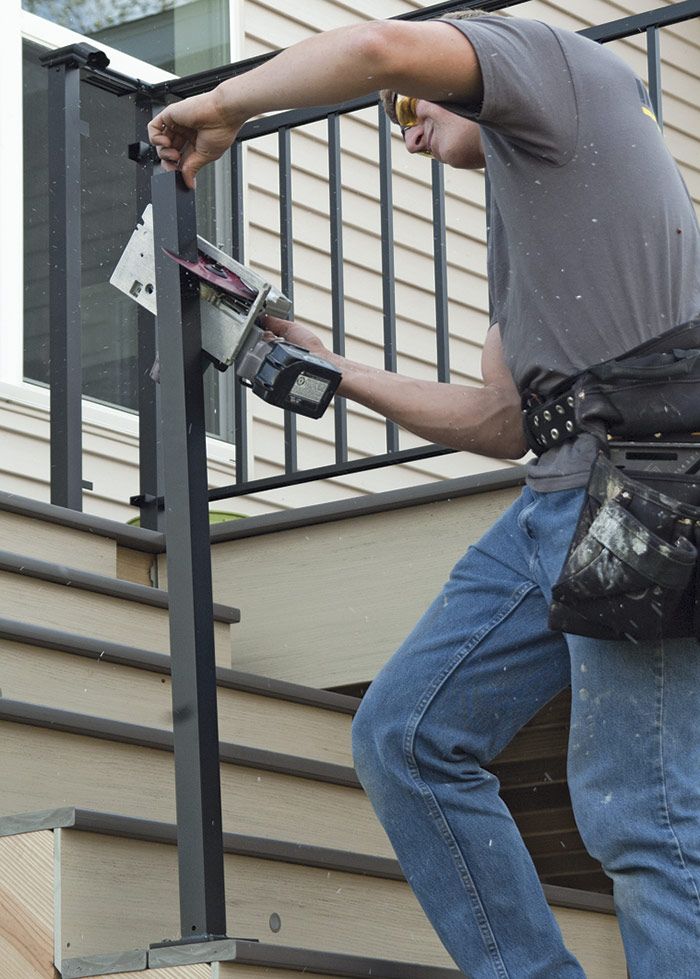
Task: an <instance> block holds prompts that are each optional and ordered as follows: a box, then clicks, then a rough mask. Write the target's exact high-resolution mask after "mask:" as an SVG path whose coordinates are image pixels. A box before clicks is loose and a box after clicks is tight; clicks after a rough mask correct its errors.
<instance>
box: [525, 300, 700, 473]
mask: <svg viewBox="0 0 700 979" xmlns="http://www.w3.org/2000/svg"><path fill="white" fill-rule="evenodd" d="M523 422H524V428H525V436H526V438H527V443H528V446H529V447H530V449H531V450H532V451H533V452H534V453H535V454H536V455H542V453H543V452H546V451H547V450H548V449H551V448H554V447H555V446H557V445H561V443H562V442H565V441H566V440H567V439H572V438H576V436H578V435H581V434H582V433H583V432H589V433H592V434H593V435H596V436H597V437H598V438H600V439H601V441H603V442H604V441H605V438H606V435H613V436H618V437H624V438H627V439H637V438H642V439H643V438H647V439H651V438H654V437H657V436H659V435H670V434H672V433H675V432H694V431H700V316H699V317H696V318H695V319H694V320H691V321H690V322H689V323H685V324H683V325H682V326H679V327H675V328H674V329H672V330H668V331H667V332H666V333H662V334H661V335H660V336H658V337H655V338H654V339H653V340H650V341H647V342H646V343H643V344H641V345H640V346H638V347H635V348H634V350H630V351H629V352H628V353H626V354H623V355H622V356H621V357H616V358H614V359H612V360H606V361H604V362H603V363H602V364H597V365H596V366H594V367H590V368H588V369H587V370H585V371H582V372H581V373H580V374H577V375H575V376H574V377H571V378H566V379H565V380H564V381H563V382H562V383H561V384H559V385H558V386H557V387H556V388H555V389H554V390H553V391H552V392H551V393H550V394H549V395H548V396H547V397H543V396H541V395H540V394H538V393H537V392H535V391H526V392H525V393H524V395H523Z"/></svg>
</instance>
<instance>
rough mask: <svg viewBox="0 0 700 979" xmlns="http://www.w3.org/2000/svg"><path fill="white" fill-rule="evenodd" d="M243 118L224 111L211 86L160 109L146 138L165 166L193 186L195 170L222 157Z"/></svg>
mask: <svg viewBox="0 0 700 979" xmlns="http://www.w3.org/2000/svg"><path fill="white" fill-rule="evenodd" d="M244 121H245V120H244V119H241V120H236V119H235V118H234V117H233V116H232V114H231V112H230V110H229V111H227V109H226V107H225V105H224V104H223V102H222V100H221V98H220V96H219V92H218V89H214V91H212V92H207V93H206V94H204V95H194V96H193V97H192V98H190V99H184V100H183V101H182V102H175V103H173V105H169V106H168V107H167V109H163V111H162V112H159V113H158V115H157V116H156V117H155V118H154V119H152V120H151V122H149V124H148V138H149V140H150V141H151V143H152V144H153V145H154V146H155V147H156V149H157V151H158V156H159V157H160V159H161V162H162V164H163V167H164V169H166V170H178V169H179V170H180V171H181V172H182V176H183V178H184V181H185V183H186V184H187V186H188V187H189V188H190V189H192V188H193V187H194V182H195V177H196V176H197V173H198V172H199V171H200V170H201V168H202V167H203V166H204V165H205V163H211V162H212V160H218V159H219V157H220V156H223V154H224V153H225V152H226V150H227V149H228V148H229V146H231V144H232V143H233V141H234V140H235V138H236V136H237V134H238V130H239V129H240V127H241V125H242V123H243V122H244Z"/></svg>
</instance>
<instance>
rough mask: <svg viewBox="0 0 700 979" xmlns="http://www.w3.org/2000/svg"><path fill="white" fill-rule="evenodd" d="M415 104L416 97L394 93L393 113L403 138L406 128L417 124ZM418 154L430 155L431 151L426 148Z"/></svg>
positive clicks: (416, 102)
mask: <svg viewBox="0 0 700 979" xmlns="http://www.w3.org/2000/svg"><path fill="white" fill-rule="evenodd" d="M417 104H418V99H416V98H413V97H412V96H408V95H399V94H398V92H397V93H396V94H395V95H394V113H395V115H396V119H397V121H398V124H399V127H400V129H401V135H402V136H403V138H404V140H405V138H406V130H407V129H412V128H413V127H414V126H417V125H418V116H417V115H416V105H417ZM419 155H420V156H429V157H432V153H429V152H428V151H427V150H426V151H424V152H423V153H420V154H419Z"/></svg>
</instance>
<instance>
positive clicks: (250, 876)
mask: <svg viewBox="0 0 700 979" xmlns="http://www.w3.org/2000/svg"><path fill="white" fill-rule="evenodd" d="M56 834H57V835H60V851H59V853H60V857H59V859H60V873H61V883H60V887H61V922H60V943H61V948H62V949H63V955H64V956H65V957H72V956H82V955H91V954H104V953H107V952H117V951H120V950H122V949H126V948H135V947H136V948H143V947H146V946H148V944H149V943H150V942H153V940H154V936H156V939H155V940H156V941H158V940H160V938H161V937H166V938H167V937H171V938H176V937H178V936H179V934H180V917H179V905H178V887H177V851H176V848H175V847H174V846H168V845H167V844H157V843H145V842H142V841H138V840H126V839H121V838H118V837H108V836H102V835H101V834H92V833H81V832H79V831H75V830H57V831H56ZM225 874H226V902H227V920H228V930H229V934H230V935H231V937H235V936H239V937H245V938H257V939H259V940H260V941H265V942H268V943H270V944H280V945H293V946H295V947H298V948H309V949H317V950H320V951H326V952H338V953H345V954H358V952H359V951H361V952H362V954H363V955H366V956H370V957H373V958H374V957H376V958H380V959H390V960H391V959H393V960H400V961H405V962H416V963H422V964H424V965H440V966H450V965H451V962H450V959H449V957H448V956H447V955H446V953H445V952H444V950H443V949H442V948H441V946H440V945H439V943H438V941H437V939H436V938H435V936H434V935H433V933H432V929H431V928H430V926H429V924H428V922H427V921H426V919H425V917H424V916H423V913H422V911H421V910H420V908H419V906H418V903H417V902H416V900H415V898H414V896H413V894H412V893H411V890H410V888H409V887H408V885H407V884H405V883H403V882H399V881H389V880H381V879H379V878H371V877H363V876H359V875H355V874H347V873H340V872H337V871H325V870H320V869H317V868H313V867H301V866H294V865H292V864H286V863H280V862H277V861H271V860H257V859H254V858H249V857H239V856H234V855H230V854H227V855H226V857H225ZM272 915H278V916H279V919H280V922H281V928H280V930H279V931H277V932H273V931H272V930H271V928H270V917H271V916H272ZM360 921H361V922H362V934H361V935H358V927H357V923H358V922H360ZM69 943H70V944H69Z"/></svg>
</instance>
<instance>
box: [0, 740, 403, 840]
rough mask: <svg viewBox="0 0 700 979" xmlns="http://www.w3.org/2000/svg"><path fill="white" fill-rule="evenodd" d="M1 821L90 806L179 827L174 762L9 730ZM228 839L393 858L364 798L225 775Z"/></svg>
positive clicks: (253, 772)
mask: <svg viewBox="0 0 700 979" xmlns="http://www.w3.org/2000/svg"><path fill="white" fill-rule="evenodd" d="M0 770H1V771H2V773H3V791H2V794H0V815H7V814H13V813H18V812H28V811H30V810H43V809H53V808H57V807H61V806H82V807H83V808H86V809H97V810H100V811H104V812H113V813H119V814H122V815H127V816H137V817H141V818H146V819H156V820H161V821H164V822H174V820H175V802H174V799H175V793H174V771H173V755H172V753H171V752H167V751H159V750H156V749H154V748H146V747H141V746H138V745H128V744H120V743H118V742H114V741H107V740H102V739H99V738H91V737H85V736H82V735H76V734H67V733H64V732H61V731H53V730H48V729H43V728H34V727H30V726H28V725H23V724H16V723H11V722H7V721H3V722H0ZM221 791H222V812H223V823H224V829H225V830H226V831H228V832H232V833H241V834H244V835H250V836H261V837H269V838H272V839H277V840H285V841H290V842H294V843H303V844H308V845H310V846H319V847H330V848H332V849H336V850H342V851H350V852H356V853H363V854H368V855H371V856H381V857H392V855H393V854H392V850H391V847H390V844H389V841H388V840H387V838H386V836H385V834H384V831H383V830H382V828H381V826H380V825H379V824H378V823H377V820H376V818H375V816H374V814H373V812H372V810H371V806H370V804H369V801H368V800H367V798H366V796H365V795H364V793H363V792H362V791H361V790H360V789H355V788H350V787H346V786H342V785H333V784H331V783H329V782H318V781H314V780H312V779H308V778H300V777H295V776H293V775H283V774H279V773H277V772H269V771H262V770H259V769H255V768H248V767H244V766H239V765H233V764H227V763H224V764H222V766H221Z"/></svg>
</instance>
